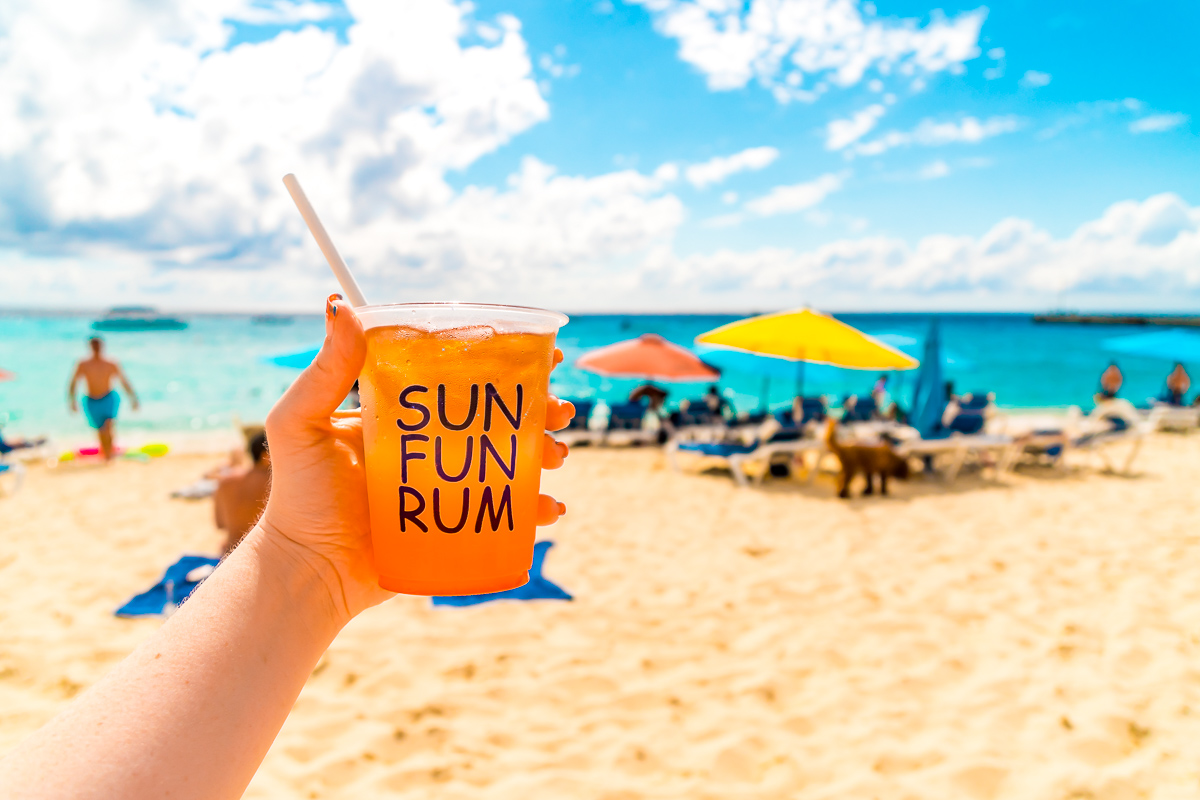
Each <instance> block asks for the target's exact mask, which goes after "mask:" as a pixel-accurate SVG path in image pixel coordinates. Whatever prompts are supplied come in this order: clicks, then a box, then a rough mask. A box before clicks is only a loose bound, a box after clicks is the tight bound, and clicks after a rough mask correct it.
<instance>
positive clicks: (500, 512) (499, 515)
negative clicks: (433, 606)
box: [396, 383, 525, 533]
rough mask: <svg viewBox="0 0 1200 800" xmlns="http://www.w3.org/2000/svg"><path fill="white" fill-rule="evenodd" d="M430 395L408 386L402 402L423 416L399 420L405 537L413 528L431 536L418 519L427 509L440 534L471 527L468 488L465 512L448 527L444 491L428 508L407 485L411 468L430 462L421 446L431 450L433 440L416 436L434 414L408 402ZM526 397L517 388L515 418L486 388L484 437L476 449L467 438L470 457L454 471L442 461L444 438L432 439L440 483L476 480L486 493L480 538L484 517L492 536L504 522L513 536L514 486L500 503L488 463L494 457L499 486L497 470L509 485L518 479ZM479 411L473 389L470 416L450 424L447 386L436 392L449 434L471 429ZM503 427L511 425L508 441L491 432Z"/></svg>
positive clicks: (507, 487) (438, 491) (496, 393)
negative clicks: (519, 437) (519, 439)
mask: <svg viewBox="0 0 1200 800" xmlns="http://www.w3.org/2000/svg"><path fill="white" fill-rule="evenodd" d="M428 391H429V389H428V387H425V386H417V385H413V386H408V387H406V388H405V389H404V391H402V392H401V393H400V397H399V400H400V407H401V408H403V409H405V410H407V411H415V412H417V413H418V414H419V415H420V418H419V419H418V420H417V421H416V422H405V421H404V420H403V419H399V418H398V419H397V420H396V425H398V426H399V427H400V430H402V431H404V432H405V433H403V434H402V435H401V437H400V483H401V486H400V530H401V531H406V530H407V527H406V526H407V524H408V523H410V522H411V523H412V524H414V525H416V526H417V527H418V528H420V529H421V530H422V531H424V532H428V531H429V526H428V525H427V524H426V523H425V522H424V521H422V520H421V518H420V515H421V514H422V513H424V511H425V509H426V506H427V505H428V506H429V507H431V508H432V510H433V524H434V525H435V526H436V527H437V529H438V530H440V531H442V532H443V533H458V532H459V531H461V530H462V529H463V527H464V526H465V525H466V524H467V519H468V518H469V516H470V513H469V512H470V510H471V487H470V486H464V487H463V490H462V504H461V506H460V508H461V511H460V512H459V515H458V519H457V521H454V522H453V523H452V524H447V523H448V521H447V520H445V519H443V516H442V515H443V498H442V491H441V489H440V488H437V487H435V488H434V490H433V497H432V498H431V500H432V502H430V503H427V502H426V499H425V496H424V495H423V494H422V493H421V492H420V491H418V490H417V489H415V488H413V487H412V486H409V485H408V478H409V466H408V465H409V462H410V461H423V460H426V459H428V458H429V457H430V453H429V452H428V450H427V449H425V450H422V449H420V448H421V445H426V446H427V445H428V442H429V436H428V435H427V434H424V433H417V431H420V430H422V429H424V428H425V427H426V426H428V425H429V424H430V422H431V420H432V419H433V414H432V412H430V410H429V407H428V406H426V405H425V404H424V403H421V402H419V401H417V400H413V399H410V398H411V397H412V396H413V395H417V394H423V393H427V392H428ZM524 394H525V393H524V388H523V387H522V385H521V384H517V392H516V413H515V414H514V413H512V411H511V410H510V409H509V406H508V405H507V404H505V402H504V400H503V399H502V398H501V397H500V392H499V390H497V389H496V387H495V386H493V385H492V384H490V383H488V384H486V385H485V386H484V390H483V395H484V396H483V430H484V433H482V434H480V436H479V439H478V445H477V440H476V438H475V436H474V435H473V434H472V435H468V436H467V440H466V453H465V455H464V457H463V463H462V465H461V466H456V467H455V468H453V469H448V468H447V464H446V463H445V461H444V459H443V455H442V453H443V440H442V437H441V436H435V437H434V440H433V453H432V456H433V459H432V460H433V467H434V469H435V470H436V472H437V476H438V478H440V479H441V480H443V481H446V482H449V483H460V482H462V481H466V480H468V478H470V477H471V476H472V475H475V476H476V477H477V480H478V482H479V483H481V484H484V486H483V490H482V492H480V494H479V508H478V512H477V513H476V514H475V532H476V533H480V532H482V531H483V521H484V517H485V515H486V517H487V519H488V522H489V523H490V526H489V527H490V529H491V530H499V528H500V523H501V520H505V519H506V521H507V523H508V529H509V530H510V531H511V530H513V508H512V484H511V483H505V484H504V489H503V490H502V491H501V492H500V499H499V502H497V501H496V499H495V498H496V496H495V493H494V492H493V487H492V486H491V485H488V484H487V481H488V475H489V469H488V461H489V456H490V460H491V462H492V464H493V469H492V470H491V475H492V480H493V481H495V480H496V477H495V475H496V470H499V472H500V473H501V474H503V476H504V477H505V478H506V479H507V480H509V481H511V480H513V479H514V478H515V476H516V474H517V434H516V431H518V430H520V429H521V407H522V402H523V400H524ZM479 405H480V403H479V384H472V385H471V402H470V408H469V409H468V411H467V415H466V418H465V419H464V420H463V421H462V422H451V421H450V419H449V417H448V416H447V414H446V386H445V384H441V385H439V386H438V388H437V415H438V422H439V423H441V427H442V428H444V429H446V430H447V431H463V430H466V429H467V428H469V427H471V425H472V424H473V423H474V422H475V420H476V417H477V412H478V411H479ZM493 411H498V412H499V413H498V414H493ZM505 421H506V422H507V423H508V425H507V426H506V427H509V428H511V429H512V431H513V432H512V433H509V434H508V435H507V436H504V434H503V433H501V432H499V430H498V431H496V432H493V431H492V424H493V422H495V423H496V426H497V428H499V427H500V426H502V425H504V422H505ZM505 451H507V452H505Z"/></svg>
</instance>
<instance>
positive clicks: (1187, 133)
mask: <svg viewBox="0 0 1200 800" xmlns="http://www.w3.org/2000/svg"><path fill="white" fill-rule="evenodd" d="M876 6H877V9H878V16H879V17H882V18H887V17H904V18H917V19H920V20H921V21H922V22H927V21H928V19H929V15H930V12H931V9H930V7H929V6H928V5H926V4H921V3H913V2H905V3H897V2H881V3H877V4H876ZM477 7H478V11H477V15H478V16H490V15H494V14H499V13H511V14H513V15H515V16H516V17H518V18H519V19H520V20H521V21H522V26H523V27H522V32H523V34H524V36H525V38H526V40H527V41H528V42H529V46H530V51H531V53H533V54H534V57H535V62H536V60H537V58H539V57H540V56H542V55H549V56H551V57H552V58H554V60H555V61H556V62H559V63H565V64H571V65H578V67H579V72H578V74H577V75H576V76H574V77H570V78H562V79H557V80H554V79H551V80H550V92H549V100H550V103H551V117H550V119H549V120H548V121H547V122H545V123H543V124H542V125H539V126H537V127H536V128H533V129H531V130H530V131H528V132H527V133H525V134H522V135H521V136H520V137H517V138H516V139H514V140H513V141H512V142H511V143H510V144H508V145H507V146H505V147H503V148H501V149H500V150H499V151H497V152H496V153H494V154H492V155H490V156H488V157H485V158H483V159H481V160H480V161H479V162H477V163H475V164H474V165H472V167H471V168H470V169H468V170H466V171H465V172H464V173H463V174H462V175H459V176H455V177H454V179H453V180H455V181H456V182H458V183H461V184H465V183H470V182H493V183H495V182H500V181H503V179H504V177H505V176H507V175H508V174H510V173H511V172H512V171H513V169H514V168H515V166H516V164H517V162H518V161H519V159H520V158H521V157H522V156H523V155H526V154H532V155H536V156H538V157H539V158H542V159H543V160H546V161H548V162H550V163H553V164H555V165H557V166H558V167H559V169H560V170H563V171H564V172H570V173H580V174H598V173H601V172H605V171H608V170H611V169H613V168H614V167H616V166H626V165H630V164H632V165H638V166H641V167H642V168H652V167H654V166H657V165H658V164H661V163H663V162H666V161H671V160H685V161H702V160H705V159H708V158H711V157H713V156H718V155H724V154H727V153H730V152H734V151H737V150H741V149H744V148H747V147H753V146H760V145H770V146H774V147H776V148H778V149H779V150H780V152H781V156H780V158H779V160H778V161H777V162H776V163H775V164H772V166H771V167H770V168H769V169H768V170H763V171H759V172H753V173H746V174H743V175H740V176H738V177H737V178H735V179H731V180H730V181H728V182H727V183H726V184H723V186H722V188H723V189H730V190H735V191H738V192H740V193H755V192H761V191H765V190H767V189H769V188H770V187H771V186H772V185H775V184H777V183H788V182H798V181H802V180H805V179H808V178H811V177H813V176H815V175H818V174H821V173H825V172H830V171H837V170H841V169H845V168H846V167H847V163H846V162H845V160H844V159H843V158H842V157H841V155H840V154H838V153H831V152H829V151H827V150H826V149H825V148H824V129H825V126H826V125H827V124H828V122H829V121H830V120H832V119H836V118H839V117H846V116H849V115H850V114H851V113H853V112H854V111H856V110H857V109H859V108H861V107H863V106H866V105H869V104H870V103H872V102H878V94H877V93H874V92H871V91H870V90H869V89H867V88H866V87H865V86H862V85H859V86H855V87H851V88H849V89H846V90H842V91H838V92H833V93H830V94H829V95H827V96H825V97H822V98H821V99H820V100H818V101H816V102H814V103H811V104H809V103H790V104H787V105H782V106H781V105H780V104H778V103H776V102H775V100H774V99H772V97H771V96H770V93H769V92H768V91H766V90H765V89H763V88H762V87H760V86H758V85H756V84H755V83H753V82H751V83H750V84H749V85H748V86H746V87H745V88H744V89H739V90H734V91H724V92H713V91H710V90H708V89H707V88H706V86H705V81H704V78H703V75H702V74H701V73H700V72H699V71H698V70H696V69H695V68H693V67H691V66H689V65H687V64H685V63H682V62H681V61H680V60H679V59H678V58H677V57H676V52H677V49H678V48H677V45H676V43H675V42H674V41H672V40H671V39H668V38H666V37H663V36H660V35H657V34H656V33H655V32H654V28H653V24H652V20H651V18H650V16H649V14H648V13H647V12H646V11H645V10H644V9H642V8H641V7H638V6H629V5H625V4H621V3H616V4H613V3H608V4H605V3H596V2H564V3H544V2H535V1H532V0H526V1H524V2H508V1H506V0H498V1H497V0H482V1H481V2H479V3H477ZM979 7H980V5H979V4H977V3H966V4H958V5H950V4H941V5H940V6H939V8H941V9H943V10H944V11H945V13H946V14H947V15H950V16H953V15H955V14H957V13H961V12H967V11H973V10H975V9H977V8H979ZM609 9H611V10H609ZM1197 29H1200V6H1197V5H1196V4H1188V3H1181V2H1175V3H1172V2H1166V3H1161V4H1158V3H1111V2H1110V3H1094V2H1093V3H1081V2H1076V3H1054V4H1047V3H1032V2H1006V3H1002V4H997V5H994V6H988V7H987V20H986V22H985V23H984V25H983V29H982V35H981V36H980V38H979V46H980V49H981V50H983V54H981V56H980V57H978V58H975V59H973V60H971V61H968V62H967V63H966V65H965V66H966V70H965V72H964V73H963V74H962V75H951V74H947V73H941V74H939V75H937V76H936V77H933V78H931V79H930V80H929V81H928V84H929V85H928V86H927V88H925V89H924V90H922V91H920V92H912V91H904V90H903V89H898V90H897V91H896V94H897V101H896V104H895V107H894V108H892V109H889V111H888V115H887V119H888V122H889V123H890V127H896V128H906V127H907V128H911V127H912V126H914V125H916V124H917V123H918V122H919V121H920V120H921V119H923V118H927V117H934V118H937V117H944V118H947V119H952V118H954V117H956V116H959V115H962V114H970V115H975V116H977V117H988V116H994V115H1016V116H1018V117H1020V118H1021V128H1020V129H1019V130H1018V131H1017V132H1014V133H1012V134H1009V135H1005V136H1001V137H996V138H994V139H991V140H988V141H985V142H983V143H980V144H960V145H947V146H945V147H941V148H916V147H914V148H907V149H903V150H897V151H892V152H890V153H888V154H886V155H885V156H883V157H880V158H878V159H875V160H872V161H870V162H868V163H857V164H853V165H851V166H852V167H853V168H854V172H855V176H854V178H853V179H852V180H851V181H850V182H848V184H847V186H846V187H845V188H844V189H843V191H842V192H840V193H839V195H838V196H837V197H836V198H831V199H830V200H829V201H828V203H827V206H826V210H828V211H829V212H830V213H831V214H832V215H834V216H835V217H837V218H865V219H867V220H869V222H870V228H869V230H872V231H882V232H886V233H890V234H895V235H898V236H902V237H905V238H910V239H915V238H917V237H920V236H923V235H926V234H930V233H951V234H972V235H977V234H980V233H982V232H983V231H984V230H986V229H987V228H988V227H990V226H991V225H993V224H994V223H995V221H996V220H997V219H1000V218H1002V217H1005V216H1013V215H1015V216H1021V217H1026V218H1029V219H1032V220H1035V221H1036V222H1037V223H1038V225H1039V226H1041V227H1043V228H1045V229H1046V230H1048V231H1050V232H1051V233H1053V234H1055V235H1060V236H1061V235H1066V234H1068V233H1070V231H1072V230H1073V229H1074V228H1075V227H1077V226H1078V225H1079V224H1081V223H1083V222H1084V221H1086V220H1089V219H1094V218H1095V217H1097V216H1099V214H1100V213H1101V212H1102V211H1103V210H1104V209H1105V208H1106V207H1107V206H1108V205H1109V204H1111V203H1112V202H1115V201H1117V200H1122V199H1127V198H1144V197H1147V196H1149V195H1152V194H1156V193H1159V192H1164V191H1171V192H1175V193H1177V194H1179V195H1181V196H1182V197H1184V198H1185V199H1187V200H1189V201H1197V200H1200V197H1198V196H1197V189H1198V188H1200V148H1197V147H1196V143H1197V142H1196V137H1195V134H1194V132H1193V128H1194V124H1193V122H1192V119H1194V118H1195V116H1196V112H1197V107H1196V106H1197V102H1198V99H1200V93H1198V92H1196V90H1195V87H1196V86H1197V85H1200V61H1197V60H1196V59H1195V58H1189V57H1187V56H1186V53H1187V52H1189V50H1190V49H1191V48H1192V47H1193V46H1194V32H1195V31H1196V30H1197ZM560 46H561V47H563V48H565V55H564V56H561V57H556V56H555V55H554V53H555V48H557V47H560ZM993 48H1002V49H1003V50H1004V56H1003V58H1002V59H1001V61H1000V62H997V61H996V60H994V59H991V58H989V57H988V56H987V55H986V53H987V51H988V50H991V49H993ZM997 63H1002V64H1003V70H1004V74H1003V76H1002V77H999V78H995V79H991V80H989V79H988V78H987V77H985V75H984V73H985V71H987V70H988V69H991V68H993V67H995V66H996V65H997ZM1028 70H1035V71H1039V72H1043V73H1046V74H1048V75H1050V76H1051V80H1050V82H1049V83H1048V84H1047V85H1045V86H1041V87H1027V86H1023V85H1022V83H1021V79H1022V77H1023V75H1024V74H1025V72H1026V71H1028ZM1126 98H1134V99H1137V100H1139V101H1141V102H1142V103H1144V104H1145V109H1144V111H1142V112H1141V113H1140V114H1132V113H1130V112H1129V111H1127V110H1125V109H1121V110H1120V111H1118V112H1105V111H1103V110H1101V109H1087V108H1085V109H1081V108H1080V105H1081V104H1096V103H1104V102H1106V101H1107V102H1114V101H1122V100H1125V99H1126ZM1159 113H1181V114H1184V115H1187V116H1189V117H1190V118H1192V119H1189V120H1188V121H1186V122H1183V123H1182V124H1180V125H1178V126H1177V127H1175V128H1172V129H1170V130H1167V131H1164V132H1159V133H1154V134H1141V135H1136V134H1133V133H1131V132H1130V131H1129V125H1130V123H1131V122H1132V120H1133V119H1134V118H1135V117H1140V116H1150V115H1152V114H1159ZM1086 117H1090V118H1087V119H1085V118H1086ZM1076 118H1079V119H1078V121H1076ZM1056 126H1062V131H1061V133H1057V134H1056V135H1048V134H1049V133H1050V132H1052V131H1054V130H1055V129H1056ZM939 159H940V160H944V161H945V162H946V163H947V165H948V166H949V167H950V168H951V170H952V172H951V174H950V175H948V176H946V177H945V178H941V179H938V180H920V179H917V178H916V177H915V176H917V175H918V174H919V173H920V170H921V168H922V167H924V166H926V165H928V164H930V163H932V162H935V161H937V160H939ZM982 160H987V161H988V162H989V163H987V164H986V165H984V164H980V165H978V166H974V165H973V164H976V163H978V162H980V161H982ZM720 194H721V192H720V191H713V190H708V191H703V192H688V193H686V194H685V195H684V196H685V200H686V202H687V204H688V207H689V209H690V210H691V212H692V216H691V218H690V219H689V224H688V225H686V226H685V227H684V228H682V229H681V236H680V238H681V240H682V242H681V245H682V247H684V248H685V249H686V248H688V247H695V248H699V249H706V248H709V247H713V246H719V245H721V244H726V243H729V244H734V245H752V244H757V243H770V244H777V245H793V246H810V245H813V244H816V243H819V242H820V241H823V240H824V239H826V238H828V237H829V236H830V234H831V233H848V232H849V231H846V230H844V229H843V230H840V231H839V230H838V224H837V223H836V222H833V223H830V225H829V227H822V226H811V225H808V226H805V225H797V224H796V220H794V219H788V218H781V217H774V218H769V219H764V220H757V221H752V222H751V223H748V224H745V225H742V226H739V227H738V229H737V230H736V231H729V230H720V231H712V230H710V229H705V228H703V227H701V226H700V225H697V224H695V223H697V222H699V221H700V220H702V219H703V218H704V217H705V216H706V215H716V214H720V213H722V212H723V208H722V204H721V202H720V199H719V196H720Z"/></svg>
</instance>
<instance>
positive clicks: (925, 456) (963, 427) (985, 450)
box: [888, 392, 1021, 482]
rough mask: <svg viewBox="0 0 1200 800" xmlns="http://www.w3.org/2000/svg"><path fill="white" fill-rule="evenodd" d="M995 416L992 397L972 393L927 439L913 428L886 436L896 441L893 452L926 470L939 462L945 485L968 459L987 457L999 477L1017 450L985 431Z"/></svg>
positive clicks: (1005, 438) (1010, 439)
mask: <svg viewBox="0 0 1200 800" xmlns="http://www.w3.org/2000/svg"><path fill="white" fill-rule="evenodd" d="M995 414H996V411H995V395H993V394H991V393H987V392H973V393H971V394H966V395H963V396H962V397H961V398H959V400H958V402H957V410H956V411H955V412H954V416H953V417H951V418H950V419H949V420H946V421H945V422H944V423H938V425H937V427H936V428H935V429H934V431H933V432H932V433H931V434H930V435H929V436H927V437H925V438H921V437H920V436H919V435H917V432H916V430H915V429H913V428H907V427H905V428H897V429H895V430H893V431H890V432H888V436H889V438H892V439H894V440H897V443H896V452H897V453H899V454H900V455H902V456H905V457H908V458H920V459H922V460H923V461H924V462H925V464H926V469H930V468H931V467H932V464H933V463H934V460H935V459H940V460H941V461H942V462H943V463H942V466H943V468H944V472H943V475H944V476H945V478H946V480H947V481H948V482H953V481H954V479H955V478H956V477H958V473H959V471H960V470H961V469H962V467H963V465H964V464H965V463H966V462H967V460H968V459H969V458H972V457H974V458H977V459H980V460H982V459H983V457H984V456H988V457H990V461H991V463H992V464H994V465H995V468H996V474H997V475H1002V474H1004V473H1005V472H1007V471H1008V470H1010V469H1012V467H1013V465H1014V464H1015V463H1016V460H1017V457H1018V456H1019V455H1020V452H1021V447H1020V443H1019V442H1018V440H1017V439H1016V438H1015V437H1013V436H1010V435H1008V434H1004V433H988V432H987V423H988V421H989V420H990V419H992V418H993V417H994V416H995Z"/></svg>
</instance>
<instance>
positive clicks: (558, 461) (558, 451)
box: [542, 433, 571, 469]
mask: <svg viewBox="0 0 1200 800" xmlns="http://www.w3.org/2000/svg"><path fill="white" fill-rule="evenodd" d="M545 437H546V443H545V446H544V447H542V469H558V468H559V467H561V466H562V465H563V462H564V461H566V459H567V454H568V453H570V452H571V449H570V448H569V447H567V445H566V444H564V443H563V442H556V441H555V440H554V437H553V436H551V435H550V434H548V433H547V434H545Z"/></svg>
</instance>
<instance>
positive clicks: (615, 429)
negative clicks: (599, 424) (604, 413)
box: [604, 403, 658, 444]
mask: <svg viewBox="0 0 1200 800" xmlns="http://www.w3.org/2000/svg"><path fill="white" fill-rule="evenodd" d="M646 411H647V406H645V405H643V404H642V403H610V404H609V407H608V427H607V428H605V431H604V443H605V444H649V443H652V442H655V441H657V439H658V431H656V430H649V429H647V428H646V426H645V421H646Z"/></svg>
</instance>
